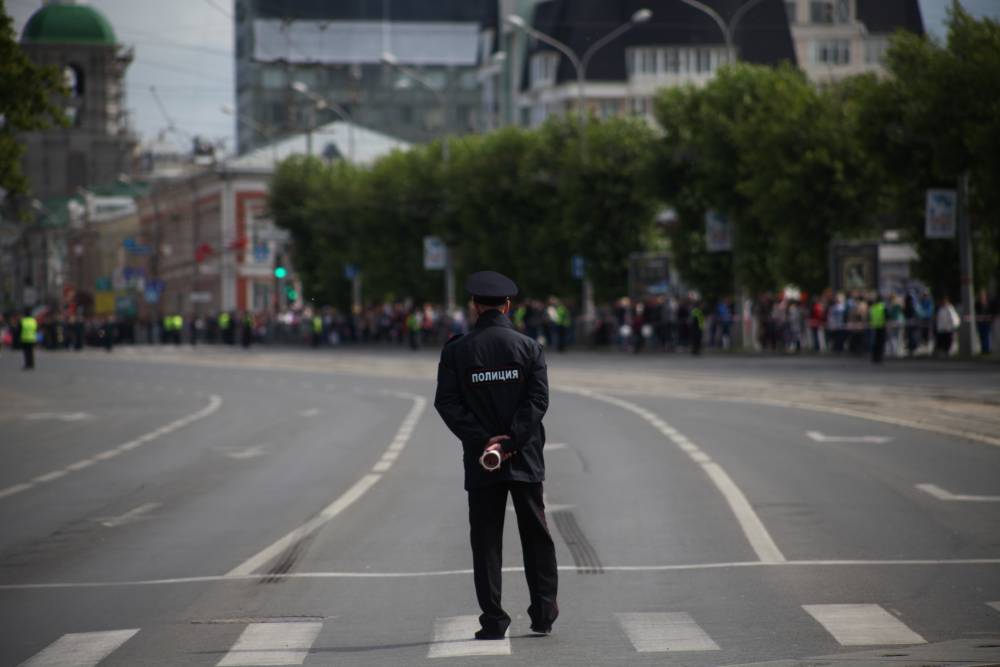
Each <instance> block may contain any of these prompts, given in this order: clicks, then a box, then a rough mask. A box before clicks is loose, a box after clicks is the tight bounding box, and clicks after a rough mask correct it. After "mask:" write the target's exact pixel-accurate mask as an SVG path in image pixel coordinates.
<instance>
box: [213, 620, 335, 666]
mask: <svg viewBox="0 0 1000 667" xmlns="http://www.w3.org/2000/svg"><path fill="white" fill-rule="evenodd" d="M322 629H323V624H322V623H251V624H250V625H248V626H247V628H246V630H244V631H243V634H241V635H240V638H239V639H237V640H236V643H235V644H234V645H233V647H232V648H231V649H229V652H228V653H226V655H224V656H223V657H222V660H220V661H219V662H218V664H217V667H250V666H253V665H301V664H302V663H303V662H305V661H306V658H307V657H309V649H310V648H312V645H313V642H315V641H316V637H317V636H319V633H320V630H322Z"/></svg>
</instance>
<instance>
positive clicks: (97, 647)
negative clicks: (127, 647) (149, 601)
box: [21, 628, 139, 667]
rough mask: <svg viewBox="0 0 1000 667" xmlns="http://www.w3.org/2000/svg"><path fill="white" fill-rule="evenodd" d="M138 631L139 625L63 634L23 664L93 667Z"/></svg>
mask: <svg viewBox="0 0 1000 667" xmlns="http://www.w3.org/2000/svg"><path fill="white" fill-rule="evenodd" d="M137 632H139V630H138V628H136V629H134V630H111V631H107V632H75V633H72V634H67V635H63V636H62V637H60V638H59V639H57V640H56V641H55V642H53V643H52V644H49V645H48V646H47V647H45V648H44V649H42V651H40V652H39V653H36V654H35V655H34V656H32V657H31V658H29V659H28V660H27V661H26V662H22V663H21V667H94V665H96V664H97V663H99V662H100V661H101V660H104V659H105V658H106V657H108V656H109V655H111V654H112V653H113V652H114V651H115V649H117V648H118V647H119V646H121V645H122V644H124V643H125V642H127V641H128V640H129V639H131V638H132V636H133V635H134V634H135V633H137Z"/></svg>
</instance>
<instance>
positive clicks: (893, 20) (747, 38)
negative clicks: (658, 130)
mask: <svg viewBox="0 0 1000 667" xmlns="http://www.w3.org/2000/svg"><path fill="white" fill-rule="evenodd" d="M702 4H704V5H706V6H707V7H708V8H709V9H711V10H712V11H713V12H714V13H715V14H716V15H717V17H718V18H719V19H721V20H722V21H723V22H724V23H726V24H727V26H728V27H729V29H730V33H731V43H730V44H727V42H726V35H725V33H724V31H723V30H722V29H721V27H720V26H719V24H718V22H717V21H716V20H715V17H713V16H711V15H710V14H709V12H706V11H704V10H702V9H698V8H696V7H693V6H691V5H688V4H686V3H685V2H683V1H682V0H624V1H622V2H613V3H612V2H600V1H599V0H595V1H586V0H543V1H541V2H532V0H500V11H499V12H498V16H497V20H496V22H495V23H493V24H491V25H488V26H487V29H486V30H485V31H484V36H485V40H484V41H485V42H486V43H487V45H489V46H490V47H492V50H493V51H494V54H495V53H496V52H503V53H504V54H505V55H504V56H502V57H499V58H498V57H496V55H494V56H493V57H492V58H490V59H484V60H483V61H481V62H482V68H481V77H480V78H481V79H482V80H483V107H484V109H494V110H495V113H496V115H497V117H498V118H502V119H505V121H506V122H514V123H518V124H521V125H527V126H535V125H538V124H540V123H541V122H543V121H544V120H545V118H547V117H548V116H550V115H552V114H565V113H570V112H576V111H577V109H578V106H579V99H580V94H579V93H580V91H579V87H578V85H577V71H576V69H575V67H574V66H573V64H572V63H571V62H570V60H569V59H568V58H567V57H565V56H564V55H562V54H561V53H560V52H559V51H558V50H557V49H555V48H553V47H552V46H551V45H549V44H546V43H545V42H543V41H536V40H532V39H530V38H529V37H528V36H527V35H526V31H525V30H521V29H518V28H517V27H516V26H512V25H511V24H510V23H509V22H506V21H505V20H504V18H505V17H507V16H509V15H511V14H513V15H517V16H520V17H521V18H522V19H524V20H525V22H526V23H527V24H528V25H529V26H530V27H531V28H532V29H534V30H536V31H538V32H541V33H544V34H545V35H548V36H549V37H552V38H554V39H556V40H557V41H559V42H561V43H562V44H564V45H565V46H567V47H569V48H570V49H571V50H572V51H573V52H574V53H575V54H576V56H577V58H582V57H583V56H584V54H585V53H586V52H587V50H588V49H589V48H590V47H591V46H592V45H593V44H595V43H596V42H597V41H598V40H600V39H601V38H602V37H603V36H605V35H607V34H609V33H611V32H612V31H614V30H615V29H616V28H619V27H620V26H623V25H625V24H627V23H629V22H630V20H631V19H632V18H633V17H634V16H636V13H637V12H639V11H640V10H648V11H649V12H650V13H651V16H650V17H649V18H648V20H646V21H644V22H641V23H636V24H635V25H633V26H632V27H631V28H630V29H629V30H627V31H626V32H625V33H624V34H623V35H622V36H620V37H618V38H617V39H614V40H612V41H610V42H608V43H607V44H606V45H605V46H603V47H601V48H600V49H599V50H598V51H596V52H594V54H593V57H592V59H591V60H590V61H589V63H588V66H587V69H586V72H585V81H586V84H585V86H584V91H583V104H584V105H585V109H586V111H587V112H588V113H592V114H594V115H596V116H599V117H606V116H613V115H640V116H646V117H651V116H652V100H653V97H654V96H655V93H656V91H657V90H658V89H660V88H663V87H665V86H675V85H680V84H688V83H690V84H694V85H702V84H704V83H705V82H707V81H708V80H709V79H711V77H712V76H714V74H715V72H716V70H717V69H718V68H719V67H721V66H722V65H724V64H726V63H728V62H731V61H733V60H734V59H739V60H741V61H744V62H749V63H757V64H763V65H777V64H778V63H780V62H788V63H792V64H797V65H798V66H800V67H801V68H802V69H803V70H804V71H805V72H806V74H807V75H808V76H809V77H810V78H811V79H813V80H814V81H825V80H831V79H837V78H840V77H843V76H847V75H851V74H858V73H862V72H869V71H875V72H877V71H880V69H881V67H882V59H883V56H884V54H885V50H886V49H887V47H888V43H889V35H890V34H891V33H892V32H894V31H895V30H897V29H904V30H910V31H913V32H917V33H922V32H923V25H922V21H921V18H920V9H919V6H918V3H917V0H787V1H786V0H759V1H757V2H752V1H750V0H703V2H702ZM511 84H515V85H511ZM510 109H516V112H514V111H507V112H506V113H505V110H510ZM501 124H502V123H501Z"/></svg>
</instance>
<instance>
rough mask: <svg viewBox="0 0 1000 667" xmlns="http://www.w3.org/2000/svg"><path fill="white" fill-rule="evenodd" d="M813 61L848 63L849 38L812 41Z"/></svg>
mask: <svg viewBox="0 0 1000 667" xmlns="http://www.w3.org/2000/svg"><path fill="white" fill-rule="evenodd" d="M813 62H814V63H817V64H821V65H849V64H850V63H851V42H850V40H847V39H825V40H819V41H816V42H813Z"/></svg>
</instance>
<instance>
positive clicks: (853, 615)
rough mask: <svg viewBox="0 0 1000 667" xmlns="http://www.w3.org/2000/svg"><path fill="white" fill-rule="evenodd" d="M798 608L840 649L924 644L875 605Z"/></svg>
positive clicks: (814, 605) (830, 605) (831, 605)
mask: <svg viewBox="0 0 1000 667" xmlns="http://www.w3.org/2000/svg"><path fill="white" fill-rule="evenodd" d="M802 608H803V609H805V610H806V611H807V612H808V613H809V615H810V616H812V617H813V618H815V619H816V621H817V622H818V623H819V624H820V625H822V626H823V628H824V629H825V630H826V631H827V632H829V633H830V634H831V635H833V638H834V639H836V640H837V641H838V642H840V644H841V646H880V645H884V644H924V643H926V642H925V641H924V638H923V637H921V636H920V635H918V634H917V633H915V632H914V631H913V630H910V629H909V628H908V627H906V625H905V624H904V623H903V622H902V621H900V620H899V619H898V618H896V617H895V616H893V615H892V614H890V613H889V612H887V611H886V610H885V609H883V608H882V607H880V606H879V605H877V604H806V605H802Z"/></svg>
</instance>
